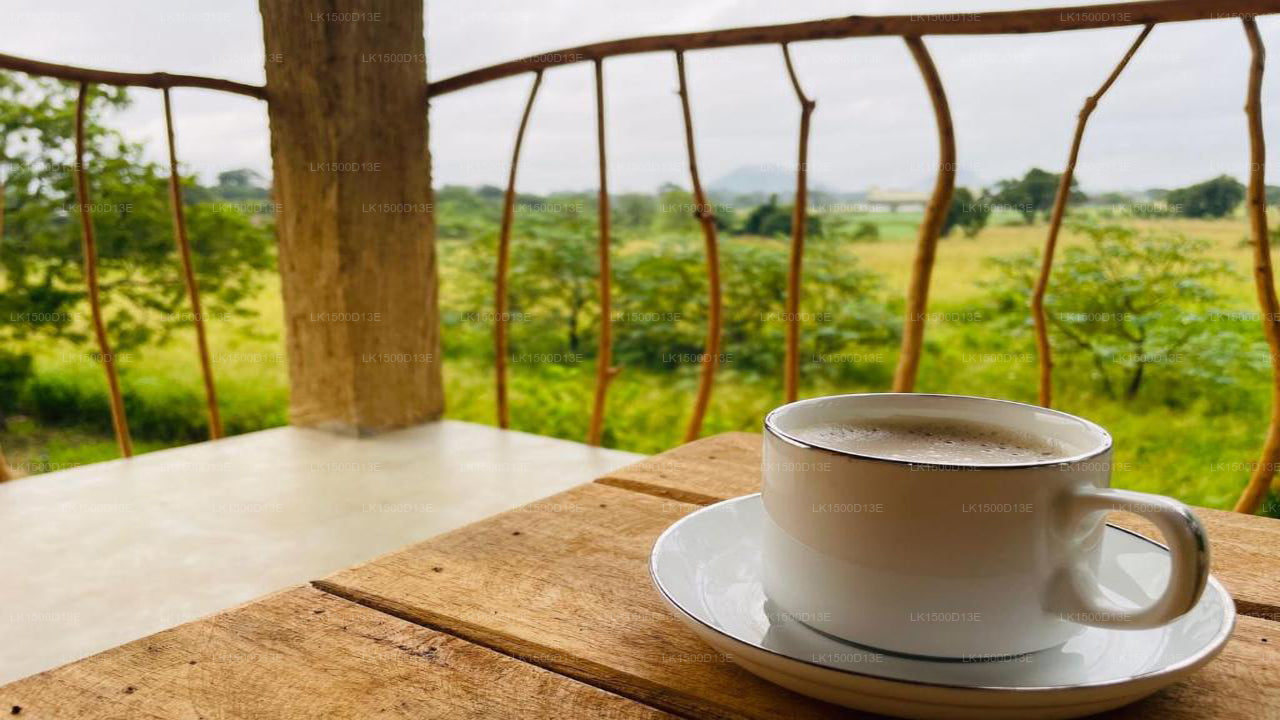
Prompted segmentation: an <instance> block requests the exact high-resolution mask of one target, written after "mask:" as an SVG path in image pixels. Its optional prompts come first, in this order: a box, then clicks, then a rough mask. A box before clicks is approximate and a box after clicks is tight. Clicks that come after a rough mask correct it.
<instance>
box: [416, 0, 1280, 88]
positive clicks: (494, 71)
mask: <svg viewBox="0 0 1280 720" xmlns="http://www.w3.org/2000/svg"><path fill="white" fill-rule="evenodd" d="M1277 12H1280V0H1147V1H1146V2H1123V3H1115V4H1110V5H1076V6H1072V7H1056V8H1037V9H1034V10H1007V11H1003V12H980V13H966V12H947V13H936V14H925V15H880V16H876V15H852V16H849V17H840V18H831V19H828V20H811V21H808V22H798V23H790V24H786V25H761V26H755V27H743V28H730V29H727V30H711V31H707V32H693V33H681V34H676V35H649V36H645V37H634V38H626V39H623V40H610V41H608V42H601V43H592V44H590V45H578V46H576V47H569V48H562V49H560V50H550V51H547V52H541V53H538V54H536V55H530V56H527V57H523V58H519V59H517V60H511V61H509V62H504V63H499V64H497V65H491V66H489V67H483V68H478V69H476V70H471V71H468V72H465V73H461V74H459V75H454V76H452V77H447V78H444V79H442V80H438V81H435V82H433V83H431V95H432V97H435V96H438V95H444V94H446V93H451V92H456V91H458V90H462V89H463V88H468V87H471V86H473V85H480V84H482V83H486V82H490V81H492V80H498V79H500V78H505V77H511V76H512V75H519V74H521V73H525V72H529V71H531V70H542V69H546V68H549V67H556V66H559V65H570V64H573V63H579V62H587V61H594V60H600V59H603V58H606V57H614V56H617V55H632V54H635V53H646V52H660V51H668V52H670V51H675V50H704V49H710V48H722V47H734V46H739V45H772V44H776V43H785V42H798V41H802V40H837V39H840V38H850V37H875V36H883V35H898V36H902V37H921V36H924V35H1003V34H1020V33H1043V32H1058V31H1062V30H1090V29H1094V28H1108V27H1125V26H1130V25H1148V24H1152V23H1162V22H1183V21H1187V20H1206V19H1214V18H1226V17H1232V16H1236V15H1240V16H1246V17H1252V16H1254V15H1270V14H1272V13H1277Z"/></svg>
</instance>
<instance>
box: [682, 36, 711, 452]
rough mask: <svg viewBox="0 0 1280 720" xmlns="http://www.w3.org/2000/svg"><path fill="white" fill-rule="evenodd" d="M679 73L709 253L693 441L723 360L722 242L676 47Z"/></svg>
mask: <svg viewBox="0 0 1280 720" xmlns="http://www.w3.org/2000/svg"><path fill="white" fill-rule="evenodd" d="M676 76H677V77H678V78H679V80H680V90H679V94H680V112H681V114H682V115H683V116H684V145H685V148H687V149H688V151H689V182H690V184H692V186H693V204H694V205H695V206H696V207H697V210H696V211H695V212H694V214H695V215H697V216H698V224H699V225H700V226H702V241H703V245H704V247H705V248H706V254H707V339H706V342H705V343H704V344H703V352H702V372H701V373H700V374H699V376H698V394H697V395H696V396H695V397H694V400H693V414H691V415H690V416H689V425H688V426H687V427H686V428H685V431H684V441H685V442H693V441H694V440H697V439H698V435H700V434H701V433H702V421H703V419H704V418H705V417H706V415H707V405H708V404H709V403H710V402H711V384H712V383H713V382H715V379H716V365H717V364H718V363H719V362H720V315H721V305H722V302H721V297H720V242H719V239H718V238H717V237H716V215H715V209H714V208H712V207H711V203H709V202H707V194H706V193H705V192H703V190H702V177H701V176H700V175H699V174H698V152H697V150H696V149H695V148H694V144H693V113H692V111H690V109H689V83H688V82H687V81H686V80H685V76H684V51H682V50H677V51H676Z"/></svg>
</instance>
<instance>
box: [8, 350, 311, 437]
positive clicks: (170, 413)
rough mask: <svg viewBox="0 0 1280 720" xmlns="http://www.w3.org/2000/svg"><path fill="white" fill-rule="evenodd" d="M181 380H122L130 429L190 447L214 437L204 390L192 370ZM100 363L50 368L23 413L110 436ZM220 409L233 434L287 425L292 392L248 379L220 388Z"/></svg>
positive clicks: (29, 393) (28, 389)
mask: <svg viewBox="0 0 1280 720" xmlns="http://www.w3.org/2000/svg"><path fill="white" fill-rule="evenodd" d="M184 371H185V373H184V375H183V376H182V377H171V376H169V375H167V374H156V373H148V374H140V373H138V374H135V373H132V372H124V373H122V377H121V385H122V388H123V393H122V394H123V395H124V404H125V410H126V412H127V413H128V416H129V429H130V431H131V432H132V434H133V435H134V436H136V437H138V438H145V439H148V440H156V441H163V442H178V443H189V442H199V441H201V440H207V439H209V425H208V417H207V415H206V411H205V403H204V391H203V389H202V387H201V386H200V385H199V384H198V381H197V379H196V377H194V375H193V374H192V369H191V368H175V369H174V372H184ZM103 385H104V383H103V379H102V371H101V370H100V369H99V368H98V367H97V366H96V365H89V364H85V365H79V366H75V367H65V368H57V369H45V371H43V372H40V373H38V374H37V375H36V376H35V377H33V378H31V379H30V380H29V381H28V382H27V383H26V384H25V386H24V387H23V391H22V397H21V398H20V399H19V401H18V409H19V410H20V411H21V412H22V413H23V414H24V415H26V416H28V417H31V418H34V419H36V420H38V421H39V422H40V423H41V424H42V425H45V426H59V427H77V428H86V429H91V430H95V431H97V432H100V433H103V434H107V435H109V434H110V433H111V432H112V430H111V408H110V406H109V400H108V397H107V394H106V392H105V391H104V387H103ZM218 400H219V408H220V409H221V411H222V420H223V425H224V428H225V430H226V431H227V433H228V434H232V435H234V434H238V433H243V432H249V431H252V430H260V429H262V428H265V427H275V426H278V425H284V424H285V423H286V422H287V421H288V420H287V417H286V407H287V404H288V397H287V394H286V393H284V392H282V391H281V390H280V389H271V388H264V387H262V386H261V385H259V384H256V383H252V382H243V381H232V382H224V383H222V384H220V385H219V386H218Z"/></svg>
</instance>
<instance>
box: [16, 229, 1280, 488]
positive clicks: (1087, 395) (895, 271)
mask: <svg viewBox="0 0 1280 720" xmlns="http://www.w3.org/2000/svg"><path fill="white" fill-rule="evenodd" d="M863 220H866V221H870V222H876V223H881V224H883V227H882V231H881V233H880V239H879V240H877V241H870V242H859V243H852V244H849V245H848V247H847V250H846V252H847V253H848V254H849V255H850V256H851V257H855V258H856V259H857V261H858V262H859V263H861V264H862V265H863V266H864V267H867V268H870V269H872V270H875V271H876V272H878V273H880V274H881V275H883V276H884V279H885V284H886V286H887V290H888V292H889V293H890V294H897V295H899V296H900V295H901V294H902V293H903V292H904V291H905V288H906V285H907V282H908V277H909V272H910V266H911V260H912V257H913V254H914V247H915V224H916V223H917V222H918V217H911V216H897V215H884V216H880V215H868V216H864V217H860V218H856V219H855V221H856V222H861V221H863ZM1007 220H1008V219H1007V218H996V219H994V221H993V224H992V225H991V226H989V227H988V228H987V229H985V230H984V231H983V232H982V233H981V234H980V235H979V237H978V238H976V239H965V238H963V237H962V236H960V235H959V234H957V235H956V236H954V237H952V238H948V239H945V240H944V241H943V242H942V244H941V246H940V247H939V251H938V260H937V266H936V268H937V269H936V272H935V274H934V280H933V289H932V292H931V301H930V309H931V310H935V311H938V312H948V311H955V312H967V311H971V310H973V309H975V308H976V307H978V306H979V304H980V302H981V301H982V298H983V293H984V290H983V289H982V287H981V286H980V285H979V280H981V279H982V278H984V277H987V276H988V275H989V274H990V271H989V268H987V266H986V260H987V259H988V258H991V257H996V256H1002V255H1009V254H1011V253H1016V252H1020V251H1025V250H1028V249H1032V248H1038V247H1039V246H1040V245H1041V244H1042V243H1043V239H1044V232H1045V228H1044V225H1043V224H1040V225H1035V226H1025V225H1010V224H1006V223H1007ZM1131 222H1132V223H1133V224H1135V225H1137V226H1140V227H1148V228H1165V229H1172V230H1177V231H1180V232H1183V233H1186V234H1188V235H1193V236H1198V237H1204V238H1207V239H1209V240H1210V241H1211V242H1212V244H1213V250H1212V253H1213V255H1214V256H1215V257H1220V258H1223V259H1226V260H1227V261H1228V262H1229V263H1230V264H1231V265H1232V266H1233V267H1234V268H1236V270H1237V272H1238V273H1239V275H1240V276H1239V278H1238V279H1237V280H1236V281H1234V282H1231V283H1228V284H1227V285H1225V286H1224V287H1222V288H1221V289H1222V290H1223V292H1224V293H1226V294H1227V295H1228V297H1229V298H1230V299H1231V304H1232V305H1233V306H1235V307H1238V308H1240V309H1250V308H1252V307H1253V306H1254V303H1255V301H1254V300H1253V288H1252V283H1251V282H1249V275H1250V266H1251V256H1250V251H1249V248H1248V247H1247V245H1244V244H1242V242H1241V240H1242V239H1243V238H1245V237H1246V235H1247V233H1248V228H1247V224H1246V223H1245V222H1244V221H1243V219H1239V218H1235V219H1228V220H1222V221H1193V220H1164V221H1155V220H1143V221H1131ZM855 224H856V223H855ZM692 241H694V240H691V242H692ZM1080 241H1081V238H1079V237H1077V236H1075V235H1074V234H1071V233H1067V234H1066V235H1065V236H1064V238H1063V243H1064V244H1071V243H1075V242H1080ZM449 273H450V268H449V267H448V266H447V265H446V266H445V267H443V268H442V276H443V278H444V283H443V287H442V293H441V295H442V302H443V304H444V306H445V307H446V308H448V307H450V303H451V302H452V300H451V295H450V292H451V287H452V283H453V281H452V280H451V277H450V274H449ZM253 305H254V308H255V310H256V311H257V312H258V318H257V319H256V320H255V321H254V322H253V323H252V324H251V326H250V327H248V328H246V327H245V326H244V323H243V322H241V321H236V322H232V321H225V320H215V321H212V322H210V323H209V332H210V340H211V345H212V348H213V351H214V359H215V375H216V378H217V381H218V389H219V394H220V400H221V402H220V406H221V408H222V411H223V416H224V422H225V423H226V424H227V427H228V429H229V430H230V431H231V432H242V431H245V430H249V429H254V428H258V427H269V426H272V425H279V424H283V423H284V422H286V421H287V418H286V412H285V408H286V405H287V398H288V382H287V367H286V365H285V363H284V362H283V359H284V358H283V341H282V337H283V329H282V310H281V304H280V295H279V285H278V281H275V280H274V279H268V281H267V284H266V287H265V288H264V291H263V293H262V294H261V296H260V297H258V298H257V299H256V300H255V302H254V303H253ZM1260 336H1261V333H1260V331H1259V337H1260ZM927 338H928V342H927V347H926V353H925V357H924V358H923V362H922V366H921V372H920V383H919V387H918V389H920V390H923V391H936V392H954V393H966V394H978V395H989V396H993V397H1004V398H1009V399H1014V400H1023V401H1031V400H1034V389H1035V364H1034V359H1033V358H1032V357H1031V356H1030V355H1029V353H1030V352H1031V347H1030V342H1029V340H1030V337H1029V335H1026V336H1022V337H1017V338H1013V337H1006V336H1005V335H1004V334H1002V333H1000V332H998V331H995V330H994V329H993V328H987V327H985V326H983V325H982V324H981V323H977V324H974V323H947V322H941V323H933V324H931V325H930V328H929V331H928V335H927ZM445 341H446V350H447V349H448V348H449V347H455V348H456V347H460V346H466V345H467V343H451V342H450V338H449V337H448V336H447V335H446V338H445ZM33 349H34V350H36V355H37V374H38V381H37V382H36V383H35V385H36V386H37V389H38V391H39V392H43V393H45V394H46V395H48V396H49V397H47V398H46V401H47V404H48V405H49V406H50V407H52V406H56V405H57V404H58V402H63V403H70V407H73V408H75V413H76V414H75V416H64V417H57V416H56V414H54V413H53V412H52V410H49V411H48V412H47V413H46V414H43V415H41V417H40V418H39V421H37V420H36V419H35V418H17V419H13V420H12V421H11V422H10V425H9V427H8V428H7V430H6V431H5V432H4V433H3V436H2V439H0V444H2V445H3V447H4V450H5V452H6V454H7V456H8V458H9V461H10V463H11V464H12V465H15V466H16V467H18V469H19V470H20V471H21V472H23V473H27V472H32V473H33V472H39V471H43V470H47V469H57V468H60V467H62V466H65V465H70V464H81V463H86V462H96V461H100V460H104V459H109V458H112V457H114V456H115V444H114V441H113V440H112V439H111V437H110V434H109V427H110V425H109V416H108V413H107V406H106V399H105V391H104V387H103V386H104V383H103V380H102V374H101V369H100V368H99V367H98V366H97V365H96V364H93V363H90V362H85V361H83V360H82V359H81V358H82V357H83V356H82V353H84V352H85V351H86V350H87V348H83V347H81V348H75V347H70V346H68V345H66V344H64V343H56V342H55V343H42V344H41V345H40V346H39V347H37V348H33ZM774 350H776V352H778V353H781V350H782V349H781V348H780V347H779V348H776V349H770V350H769V351H774ZM896 350H897V348H883V353H882V355H883V357H882V362H883V364H884V366H885V368H886V369H891V368H892V366H893V364H894V362H895V361H896ZM983 353H996V354H998V355H995V356H994V357H985V356H984V355H983ZM1011 358H1012V359H1011ZM593 363H594V360H593V359H592V358H590V357H588V358H586V359H585V360H584V361H583V362H581V363H578V364H571V365H527V364H525V365H521V364H519V363H517V364H514V365H513V366H512V368H511V375H510V381H511V402H512V407H511V411H512V426H513V427H514V428H516V429H520V430H525V431H528V432H535V433H539V434H544V435H552V436H556V437H563V438H568V439H573V440H581V439H583V438H584V437H585V436H586V431H587V420H588V414H589V407H590V399H591V393H592V389H593V382H594V380H593V372H594V364H593ZM121 367H122V372H123V379H124V386H125V389H126V393H127V398H126V399H127V403H128V406H129V413H130V420H131V423H132V424H133V427H134V429H135V436H136V437H135V441H136V444H137V446H138V448H137V449H138V450H139V451H140V452H146V451H150V450H154V449H157V448H160V447H166V446H170V445H174V444H182V443H183V442H190V441H194V440H198V439H200V438H202V437H203V436H204V435H203V432H204V426H203V424H202V423H203V412H204V410H203V395H202V392H203V391H202V389H201V385H200V377H199V370H198V364H197V363H196V360H195V350H194V340H193V338H192V336H191V334H190V333H189V332H187V333H179V334H177V335H175V336H174V337H173V338H171V339H170V340H169V341H168V342H167V343H164V344H161V345H158V346H154V347H147V348H145V349H143V350H140V351H137V352H135V353H134V354H133V356H132V357H131V358H130V359H129V360H128V362H122V363H121ZM823 371H824V368H820V367H817V366H813V365H807V366H805V367H804V368H803V370H802V372H803V376H802V395H809V396H811V395H820V394H830V393H839V392H858V391H869V390H883V389H885V388H884V387H883V385H868V384H861V383H859V382H850V381H839V380H836V379H834V378H832V377H829V376H827V375H824V373H823ZM695 373H696V368H694V367H691V366H690V367H684V368H682V369H681V370H678V371H675V372H662V373H659V372H653V371H646V370H643V369H640V368H625V369H624V370H623V372H622V373H621V375H620V376H619V377H618V378H617V380H615V381H614V383H613V384H612V385H611V389H610V394H609V405H608V415H607V422H606V426H605V428H606V429H605V444H606V445H608V446H610V447H617V448H621V449H625V450H632V451H636V452H643V453H654V452H659V451H661V450H664V449H667V448H669V447H671V446H673V445H675V444H677V443H678V442H679V439H680V437H681V435H682V434H683V430H684V427H685V424H686V423H687V421H688V415H689V412H690V407H691V403H692V400H693V395H694V390H695V388H696V384H697V377H696V374H695ZM883 375H884V373H881V376H883ZM1058 377H1059V385H1058V387H1059V389H1058V397H1059V398H1060V405H1061V407H1062V409H1064V410H1066V411H1068V412H1073V413H1076V414H1079V415H1082V416H1085V417H1088V418H1090V419H1093V420H1095V421H1097V422H1099V423H1101V424H1102V425H1104V426H1105V427H1107V428H1108V429H1110V430H1111V431H1112V434H1113V435H1114V436H1115V438H1116V448H1117V449H1116V457H1115V461H1116V473H1115V479H1114V482H1115V484H1116V485H1117V486H1119V487H1126V488H1131V489H1136V490H1143V491H1149V492H1160V493H1164V494H1169V495H1172V496H1175V497H1178V498H1180V499H1182V500H1184V501H1187V502H1190V503H1194V504H1199V505H1206V506H1210V507H1219V508H1224V507H1230V505H1231V503H1232V502H1233V501H1234V499H1235V497H1236V496H1237V495H1238V493H1239V490H1240V489H1241V488H1242V487H1243V485H1244V483H1245V481H1246V480H1247V477H1248V474H1249V467H1248V463H1250V462H1251V461H1252V460H1254V459H1256V455H1257V453H1258V450H1259V447H1260V445H1261V440H1262V434H1263V431H1264V428H1265V426H1266V420H1267V417H1266V413H1267V411H1268V409H1269V408H1268V407H1267V403H1268V394H1267V393H1268V390H1267V389H1268V383H1269V382H1270V379H1269V376H1268V374H1267V373H1265V372H1259V373H1258V375H1257V377H1253V376H1249V377H1245V378H1242V379H1240V381H1239V383H1238V387H1236V388H1235V390H1236V391H1237V393H1238V394H1239V395H1240V396H1241V397H1244V398H1246V400H1247V401H1245V402H1240V403H1236V404H1235V405H1231V406H1230V407H1229V408H1227V409H1224V408H1223V407H1222V405H1223V402H1217V403H1215V402H1211V401H1210V399H1209V398H1205V399H1201V400H1197V399H1192V400H1191V401H1189V402H1187V403H1186V404H1185V405H1184V406H1182V407H1170V406H1168V405H1167V404H1166V403H1164V402H1159V401H1157V400H1154V399H1151V398H1155V397H1159V394H1158V392H1148V393H1147V394H1146V397H1145V398H1140V399H1139V400H1137V401H1134V402H1131V403H1123V402H1119V401H1116V400H1112V399H1110V398H1106V397H1104V396H1101V395H1100V394H1099V393H1098V392H1097V390H1096V389H1095V388H1094V387H1093V386H1092V385H1091V383H1090V382H1089V380H1088V373H1087V371H1086V370H1085V369H1083V368H1074V367H1072V366H1071V364H1070V363H1066V364H1065V365H1064V367H1062V368H1061V369H1060V371H1059V374H1058ZM445 382H446V397H447V402H448V407H447V410H446V415H447V417H450V418H454V419H459V420H467V421H472V422H480V423H487V424H492V423H493V422H494V415H495V413H494V390H493V381H492V361H491V358H489V357H488V356H483V357H479V356H470V355H467V356H459V355H457V354H456V353H454V354H450V353H449V352H447V351H446V361H445ZM1151 390H1153V391H1158V390H1159V387H1158V386H1157V387H1154V388H1151ZM59 393H61V395H59ZM68 398H70V399H68ZM781 399H782V390H781V383H780V378H777V377H760V376H757V375H754V374H751V373H745V372H737V371H735V370H734V369H733V368H732V366H730V367H727V368H725V369H723V370H722V371H721V372H720V373H719V374H718V376H717V380H716V389H715V393H714V394H713V397H712V402H711V406H710V408H709V412H708V415H707V418H706V422H705V425H704V431H703V432H704V434H712V433H717V432H723V431H728V430H751V431H754V430H758V429H759V427H760V424H761V421H762V418H763V416H764V414H765V413H766V412H767V411H768V410H769V409H771V408H772V407H775V406H776V405H777V404H779V403H780V402H781ZM138 438H141V440H140V441H138Z"/></svg>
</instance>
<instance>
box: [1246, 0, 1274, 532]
mask: <svg viewBox="0 0 1280 720" xmlns="http://www.w3.org/2000/svg"><path fill="white" fill-rule="evenodd" d="M1243 22H1244V34H1245V38H1246V39H1247V40H1248V41H1249V49H1250V51H1251V60H1250V62H1249V86H1248V93H1247V95H1246V99H1245V104H1244V111H1245V116H1246V117H1247V118H1248V123H1249V186H1248V189H1247V190H1246V192H1245V213H1246V214H1247V215H1248V216H1249V229H1250V233H1251V235H1252V238H1250V239H1251V240H1252V245H1253V280H1254V285H1255V286H1256V288H1257V291H1258V309H1259V310H1261V311H1262V312H1261V315H1262V332H1263V334H1264V335H1265V336H1266V338H1267V347H1268V348H1269V349H1270V350H1271V422H1270V423H1269V424H1268V426H1267V438H1266V441H1265V442H1264V444H1263V446H1262V456H1261V457H1259V458H1258V463H1257V465H1256V466H1255V467H1254V469H1253V474H1252V476H1251V477H1250V478H1249V484H1248V485H1246V486H1245V489H1244V492H1242V493H1241V494H1240V498H1239V499H1238V500H1237V501H1236V506H1235V510H1236V512H1242V513H1249V514H1250V515H1252V514H1254V513H1256V512H1258V508H1260V507H1262V502H1263V501H1264V500H1266V498H1267V489H1268V488H1269V487H1270V485H1271V478H1272V477H1274V476H1275V474H1276V465H1277V464H1280V300H1277V299H1276V278H1275V271H1274V270H1272V267H1271V241H1270V238H1269V237H1268V234H1267V191H1266V172H1267V149H1266V141H1265V138H1264V137H1263V134H1262V71H1263V69H1264V68H1265V66H1266V57H1267V52H1266V48H1265V47H1263V44H1262V36H1261V35H1259V34H1258V24H1257V23H1256V22H1254V20H1253V18H1251V17H1249V18H1244V19H1243Z"/></svg>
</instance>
